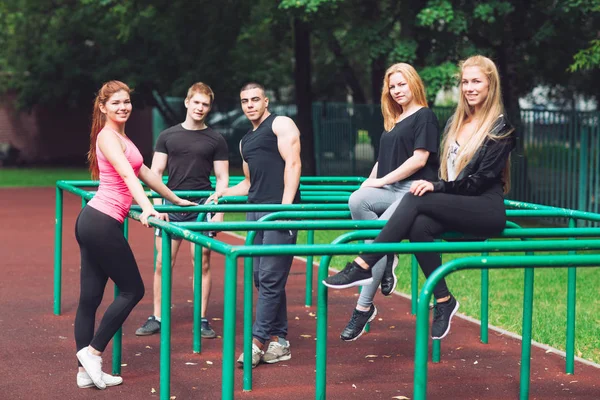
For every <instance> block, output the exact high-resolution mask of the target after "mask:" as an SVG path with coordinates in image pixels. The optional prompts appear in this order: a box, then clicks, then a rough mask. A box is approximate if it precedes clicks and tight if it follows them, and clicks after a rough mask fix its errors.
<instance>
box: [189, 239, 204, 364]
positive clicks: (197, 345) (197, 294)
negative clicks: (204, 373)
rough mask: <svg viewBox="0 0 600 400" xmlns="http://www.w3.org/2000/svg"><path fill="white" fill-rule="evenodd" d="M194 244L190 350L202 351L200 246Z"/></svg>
mask: <svg viewBox="0 0 600 400" xmlns="http://www.w3.org/2000/svg"><path fill="white" fill-rule="evenodd" d="M190 244H191V245H192V246H194V278H193V279H194V326H193V329H192V336H193V339H192V341H193V342H192V351H193V352H194V353H201V352H202V282H203V279H202V250H203V248H202V246H200V245H199V244H197V243H190Z"/></svg>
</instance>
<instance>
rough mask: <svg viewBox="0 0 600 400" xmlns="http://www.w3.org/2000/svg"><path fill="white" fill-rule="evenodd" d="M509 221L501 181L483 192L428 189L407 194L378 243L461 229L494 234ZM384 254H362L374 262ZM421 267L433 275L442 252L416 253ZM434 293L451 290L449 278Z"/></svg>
mask: <svg viewBox="0 0 600 400" xmlns="http://www.w3.org/2000/svg"><path fill="white" fill-rule="evenodd" d="M505 225H506V210H505V207H504V195H503V192H502V186H501V185H495V186H494V187H492V188H491V189H489V190H487V191H486V192H484V193H483V194H481V195H479V196H462V195H456V194H447V193H431V192H430V193H426V194H425V195H424V196H421V197H418V196H415V195H413V194H411V193H409V194H407V195H406V196H404V198H403V199H402V201H401V202H400V204H399V205H398V208H397V209H396V211H395V212H394V214H392V216H391V217H390V219H389V221H388V223H387V224H385V226H384V228H383V229H382V230H381V233H380V234H379V236H377V238H376V239H375V241H374V243H389V242H401V241H402V240H404V239H409V240H410V241H411V242H433V241H434V239H435V238H436V237H439V235H440V234H442V233H444V232H448V231H458V232H461V233H467V234H472V235H477V236H483V237H486V238H487V237H490V236H494V235H497V234H499V233H500V232H502V231H503V230H504V227H505ZM383 256H384V255H382V254H363V255H361V256H360V257H361V258H362V259H363V260H364V261H365V262H366V263H367V264H368V265H369V266H373V265H375V264H376V263H377V261H379V259H381V258H382V257H383ZM415 256H416V257H417V260H418V261H419V265H420V266H421V270H423V273H424V274H425V276H426V277H429V275H431V273H433V271H435V269H436V268H437V267H439V266H440V265H441V257H440V254H439V253H416V254H415ZM433 294H434V296H435V298H437V299H440V298H443V297H446V296H448V295H449V294H450V291H449V290H448V287H447V286H446V281H445V280H441V281H440V282H439V283H438V284H437V285H436V287H435V289H434V291H433Z"/></svg>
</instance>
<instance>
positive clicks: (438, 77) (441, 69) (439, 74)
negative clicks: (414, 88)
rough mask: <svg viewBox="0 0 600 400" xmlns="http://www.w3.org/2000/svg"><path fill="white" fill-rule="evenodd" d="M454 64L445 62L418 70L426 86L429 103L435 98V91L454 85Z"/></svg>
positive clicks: (455, 69)
mask: <svg viewBox="0 0 600 400" xmlns="http://www.w3.org/2000/svg"><path fill="white" fill-rule="evenodd" d="M457 73H458V68H457V66H456V64H454V63H451V62H445V63H443V64H440V65H438V66H435V67H425V68H423V69H422V70H421V71H420V72H419V75H421V79H423V83H424V84H425V87H426V88H427V101H428V102H429V103H430V104H431V103H433V101H434V100H435V96H436V94H437V92H439V91H440V90H443V89H447V88H449V87H452V86H456V82H457V80H456V74H457Z"/></svg>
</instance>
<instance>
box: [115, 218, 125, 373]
mask: <svg viewBox="0 0 600 400" xmlns="http://www.w3.org/2000/svg"><path fill="white" fill-rule="evenodd" d="M123 236H125V240H129V218H127V217H125V220H124V221H123ZM118 296H119V288H118V287H117V285H115V288H114V298H115V299H116V298H117V297H118ZM122 359H123V328H122V327H121V328H119V330H118V331H117V332H116V333H115V335H114V336H113V357H112V373H113V374H115V375H120V374H121V360H122Z"/></svg>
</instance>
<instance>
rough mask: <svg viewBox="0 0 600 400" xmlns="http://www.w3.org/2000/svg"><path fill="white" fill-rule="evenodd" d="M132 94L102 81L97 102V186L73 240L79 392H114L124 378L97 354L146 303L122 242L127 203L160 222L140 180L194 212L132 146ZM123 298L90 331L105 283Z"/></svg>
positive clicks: (93, 142)
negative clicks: (77, 260) (77, 263)
mask: <svg viewBox="0 0 600 400" xmlns="http://www.w3.org/2000/svg"><path fill="white" fill-rule="evenodd" d="M130 93H131V90H130V89H129V87H128V86H127V85H126V84H124V83H123V82H119V81H109V82H106V83H105V84H104V85H103V86H102V88H101V89H100V91H99V92H98V94H97V96H96V100H95V102H94V111H93V117H92V130H91V134H90V151H89V153H88V161H89V164H90V172H91V174H92V178H93V179H99V180H100V185H99V187H98V191H97V193H96V195H95V196H94V198H93V199H92V200H90V202H89V203H88V204H87V206H85V207H84V208H83V209H82V210H81V213H80V214H79V217H78V218H77V222H76V223H75V237H76V238H77V243H79V248H80V251H81V293H80V297H79V306H78V308H77V315H76V317H75V342H76V345H77V359H78V360H79V363H80V364H79V372H78V373H77V385H78V386H79V387H81V388H85V387H92V386H96V387H98V388H99V389H105V388H106V387H107V386H115V385H119V384H121V383H122V382H123V379H122V378H121V377H116V376H111V375H109V374H106V373H104V372H102V352H103V351H104V349H105V348H106V346H107V345H108V342H109V341H110V339H111V338H112V337H113V336H114V335H115V333H116V332H117V331H118V330H119V328H120V327H121V326H122V325H123V322H124V321H125V319H126V318H127V316H128V315H129V313H130V312H131V310H133V307H135V305H136V304H137V303H138V302H139V301H140V300H141V299H142V297H143V296H144V283H143V281H142V277H141V276H140V271H139V269H138V266H137V263H136V261H135V258H134V256H133V253H132V251H131V247H129V243H128V242H127V240H125V237H124V236H123V221H124V220H125V218H126V217H127V214H128V212H129V208H130V207H131V203H132V200H133V199H135V201H136V202H137V204H139V205H140V206H141V208H142V215H141V216H140V222H141V223H142V225H144V226H149V224H148V218H149V217H155V218H160V219H165V214H159V213H158V212H157V211H156V210H155V209H154V207H153V206H152V203H151V202H150V200H149V199H148V197H147V196H146V194H145V193H144V189H143V188H142V185H141V184H140V182H139V180H138V178H139V179H140V180H142V181H143V182H144V183H145V184H147V185H148V186H149V187H150V188H151V189H153V190H154V191H156V192H157V193H159V194H160V195H161V196H163V197H164V198H166V199H168V200H169V201H171V202H172V203H173V204H175V205H179V206H191V205H195V203H192V202H190V201H187V200H183V199H181V198H179V197H178V196H176V195H175V194H174V193H173V192H172V191H171V190H169V189H168V188H167V187H166V186H165V185H164V184H163V182H162V179H161V177H159V176H158V175H156V174H155V173H153V172H152V171H151V170H150V169H149V168H148V167H146V166H145V165H144V164H143V158H142V155H141V154H140V152H139V150H138V149H137V147H136V146H135V145H134V144H133V142H132V141H131V140H130V139H129V138H128V137H127V135H125V123H126V122H127V120H128V119H129V116H130V115H131V110H132V106H131V99H130V96H129V95H130ZM109 278H110V279H111V280H112V281H113V282H114V283H115V284H116V285H117V287H118V288H119V290H120V294H119V295H118V296H117V298H116V299H115V300H114V301H113V303H112V304H111V305H110V306H109V307H108V309H107V310H106V312H105V313H104V316H103V317H102V320H101V321H100V325H99V326H98V329H97V330H96V332H94V326H95V319H96V310H97V309H98V307H99V306H100V303H101V302H102V295H103V294H104V289H105V287H106V283H107V282H108V279H109Z"/></svg>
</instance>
